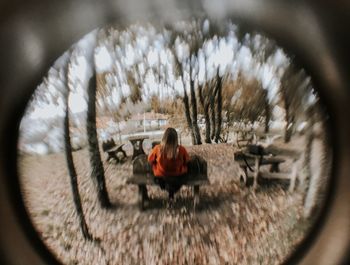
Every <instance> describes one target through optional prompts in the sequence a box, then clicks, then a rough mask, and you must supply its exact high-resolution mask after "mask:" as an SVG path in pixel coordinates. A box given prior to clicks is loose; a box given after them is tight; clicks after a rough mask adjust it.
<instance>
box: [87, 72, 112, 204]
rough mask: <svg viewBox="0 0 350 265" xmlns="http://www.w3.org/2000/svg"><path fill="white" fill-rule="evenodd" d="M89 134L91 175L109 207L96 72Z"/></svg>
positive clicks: (90, 90)
mask: <svg viewBox="0 0 350 265" xmlns="http://www.w3.org/2000/svg"><path fill="white" fill-rule="evenodd" d="M87 136H88V143H89V154H90V165H91V168H92V173H91V177H92V179H93V181H94V182H95V185H96V187H97V194H98V200H99V202H100V205H101V207H102V208H109V207H110V206H111V203H110V200H109V197H108V192H107V188H106V181H105V175H104V168H103V164H102V160H101V154H100V149H99V145H98V139H97V130H96V74H94V75H93V76H92V77H91V79H90V81H89V87H88V109H87Z"/></svg>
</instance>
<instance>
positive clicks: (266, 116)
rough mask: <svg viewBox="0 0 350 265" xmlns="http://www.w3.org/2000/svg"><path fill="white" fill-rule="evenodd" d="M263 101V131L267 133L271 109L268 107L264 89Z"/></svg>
mask: <svg viewBox="0 0 350 265" xmlns="http://www.w3.org/2000/svg"><path fill="white" fill-rule="evenodd" d="M264 103H265V133H268V132H269V131H270V119H271V109H270V104H269V99H268V97H267V91H266V90H264Z"/></svg>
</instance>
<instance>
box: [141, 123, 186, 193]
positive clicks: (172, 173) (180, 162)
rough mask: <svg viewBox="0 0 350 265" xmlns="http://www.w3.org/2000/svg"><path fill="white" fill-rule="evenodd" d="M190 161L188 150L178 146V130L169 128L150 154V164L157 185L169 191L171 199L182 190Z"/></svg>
mask: <svg viewBox="0 0 350 265" xmlns="http://www.w3.org/2000/svg"><path fill="white" fill-rule="evenodd" d="M189 160H190V157H189V155H188V153H187V151H186V149H185V148H184V147H183V146H182V145H179V144H178V136H177V132H176V130H175V129H174V128H167V129H166V130H165V132H164V135H163V138H162V141H161V143H160V144H159V145H156V146H155V147H154V148H153V149H152V151H151V153H150V154H149V156H148V162H149V163H150V164H151V165H152V170H153V174H154V176H155V181H156V183H158V185H159V186H160V187H161V188H162V189H165V190H167V191H168V193H169V198H170V199H173V198H174V194H175V193H176V192H177V191H178V190H179V189H180V188H181V184H180V182H181V181H180V180H181V177H182V176H183V175H185V174H186V173H187V170H188V168H187V163H188V162H189Z"/></svg>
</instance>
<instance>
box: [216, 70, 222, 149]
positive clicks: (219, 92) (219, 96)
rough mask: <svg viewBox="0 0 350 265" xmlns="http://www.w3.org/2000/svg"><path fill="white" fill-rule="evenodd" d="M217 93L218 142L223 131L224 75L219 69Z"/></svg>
mask: <svg viewBox="0 0 350 265" xmlns="http://www.w3.org/2000/svg"><path fill="white" fill-rule="evenodd" d="M216 79H217V83H216V91H217V92H216V93H217V105H216V106H217V113H216V131H215V142H216V143H218V142H219V139H220V133H221V123H222V77H220V76H219V70H218V72H217V75H216Z"/></svg>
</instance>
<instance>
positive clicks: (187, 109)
mask: <svg viewBox="0 0 350 265" xmlns="http://www.w3.org/2000/svg"><path fill="white" fill-rule="evenodd" d="M182 101H183V103H184V107H185V116H186V121H187V126H188V129H189V130H190V132H191V139H192V145H195V144H196V137H195V134H194V131H193V126H192V120H191V114H190V104H189V102H188V96H187V92H186V88H185V85H184V97H183V99H182Z"/></svg>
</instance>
